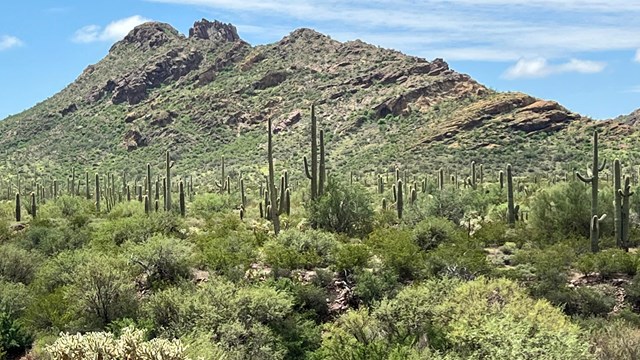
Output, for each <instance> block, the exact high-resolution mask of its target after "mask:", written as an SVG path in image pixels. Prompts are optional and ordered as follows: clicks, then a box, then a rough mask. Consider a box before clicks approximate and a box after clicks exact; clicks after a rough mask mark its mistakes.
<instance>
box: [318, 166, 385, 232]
mask: <svg viewBox="0 0 640 360" xmlns="http://www.w3.org/2000/svg"><path fill="white" fill-rule="evenodd" d="M371 203H372V200H371V196H370V195H369V193H368V192H367V191H366V189H364V188H363V187H362V186H361V185H359V184H352V185H348V184H345V183H342V182H338V181H337V180H335V179H334V178H329V182H328V183H327V186H326V188H325V192H324V194H323V195H322V196H321V197H320V198H319V199H317V200H316V201H315V202H313V203H312V204H311V205H310V207H309V221H310V222H311V224H312V225H313V226H314V227H317V228H321V229H325V230H327V231H332V232H337V233H341V234H346V235H348V236H364V235H366V234H368V233H369V232H370V231H371V228H372V225H373V208H372V207H371Z"/></svg>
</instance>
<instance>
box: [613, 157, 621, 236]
mask: <svg viewBox="0 0 640 360" xmlns="http://www.w3.org/2000/svg"><path fill="white" fill-rule="evenodd" d="M613 222H614V224H615V226H614V233H615V238H616V245H617V246H618V247H620V248H622V247H623V245H622V175H621V169H620V160H619V159H615V160H613Z"/></svg>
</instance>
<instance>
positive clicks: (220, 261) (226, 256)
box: [194, 216, 257, 278]
mask: <svg viewBox="0 0 640 360" xmlns="http://www.w3.org/2000/svg"><path fill="white" fill-rule="evenodd" d="M236 218H237V216H234V217H233V219H230V218H228V217H225V218H223V219H219V220H216V221H217V223H215V224H214V223H209V224H208V227H207V231H206V232H205V233H202V234H200V235H197V236H195V237H194V241H195V244H196V247H197V249H198V252H197V257H198V261H199V262H200V263H201V264H202V265H205V266H206V267H208V268H209V269H210V270H213V271H216V272H218V273H220V274H223V275H226V276H229V277H232V278H240V277H242V276H244V273H245V271H246V270H247V269H248V268H249V266H250V265H251V263H252V262H254V261H255V259H256V256H257V251H256V249H255V243H256V238H255V236H254V234H253V233H252V232H251V231H249V230H247V229H246V228H245V227H243V226H241V223H240V224H238V223H236V221H239V220H237V219H236Z"/></svg>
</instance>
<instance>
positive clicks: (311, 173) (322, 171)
mask: <svg viewBox="0 0 640 360" xmlns="http://www.w3.org/2000/svg"><path fill="white" fill-rule="evenodd" d="M319 157H320V160H319V161H318V120H317V119H316V108H315V105H311V162H310V164H309V161H307V157H306V156H305V157H304V172H305V174H306V176H307V178H308V179H309V180H310V181H311V200H316V199H317V198H318V197H320V196H322V193H323V192H324V182H325V180H326V177H327V176H326V166H325V153H324V131H323V130H320V154H319ZM309 167H311V169H309Z"/></svg>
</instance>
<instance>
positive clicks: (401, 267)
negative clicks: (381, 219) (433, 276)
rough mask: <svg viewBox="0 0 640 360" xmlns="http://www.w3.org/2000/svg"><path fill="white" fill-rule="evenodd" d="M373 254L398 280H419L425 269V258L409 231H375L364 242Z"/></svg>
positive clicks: (390, 229) (392, 229) (389, 229)
mask: <svg viewBox="0 0 640 360" xmlns="http://www.w3.org/2000/svg"><path fill="white" fill-rule="evenodd" d="M365 244H367V245H368V246H369V247H370V248H371V249H372V252H373V254H375V255H376V256H378V257H379V258H380V259H382V263H383V265H384V266H385V267H386V268H388V269H391V270H393V271H394V272H395V273H396V274H398V277H399V279H400V280H411V279H417V278H420V276H421V275H422V274H423V272H424V270H425V269H426V263H425V256H424V253H423V252H422V251H421V250H420V247H419V246H418V245H417V244H416V243H415V241H414V237H413V234H412V232H411V231H409V230H399V229H394V228H388V229H377V230H375V231H374V232H373V233H371V234H370V235H369V238H368V239H367V240H366V242H365Z"/></svg>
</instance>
